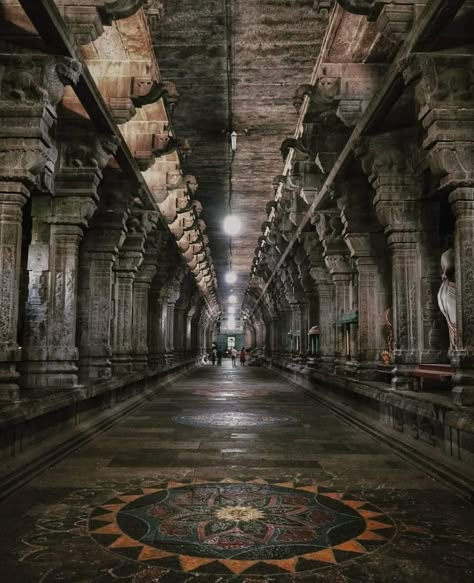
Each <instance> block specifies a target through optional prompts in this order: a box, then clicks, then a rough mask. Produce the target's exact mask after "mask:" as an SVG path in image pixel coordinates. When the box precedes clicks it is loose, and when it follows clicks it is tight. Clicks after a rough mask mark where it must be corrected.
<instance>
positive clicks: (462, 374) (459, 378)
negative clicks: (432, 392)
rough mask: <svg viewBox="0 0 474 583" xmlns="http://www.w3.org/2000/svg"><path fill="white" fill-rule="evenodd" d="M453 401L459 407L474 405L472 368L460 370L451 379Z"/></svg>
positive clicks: (473, 374)
mask: <svg viewBox="0 0 474 583" xmlns="http://www.w3.org/2000/svg"><path fill="white" fill-rule="evenodd" d="M452 383H453V389H452V391H451V392H452V395H453V403H454V404H455V405H458V406H460V407H471V406H473V405H474V370H468V371H467V370H461V371H459V372H457V373H456V374H455V375H454V376H453V379H452Z"/></svg>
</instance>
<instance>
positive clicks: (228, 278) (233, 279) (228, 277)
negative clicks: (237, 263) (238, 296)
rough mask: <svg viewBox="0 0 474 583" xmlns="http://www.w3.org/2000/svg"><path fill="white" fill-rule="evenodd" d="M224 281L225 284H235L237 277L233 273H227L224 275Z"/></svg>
mask: <svg viewBox="0 0 474 583" xmlns="http://www.w3.org/2000/svg"><path fill="white" fill-rule="evenodd" d="M225 280H226V282H227V283H235V282H236V281H237V276H236V275H235V273H234V272H233V271H229V272H228V273H226V274H225Z"/></svg>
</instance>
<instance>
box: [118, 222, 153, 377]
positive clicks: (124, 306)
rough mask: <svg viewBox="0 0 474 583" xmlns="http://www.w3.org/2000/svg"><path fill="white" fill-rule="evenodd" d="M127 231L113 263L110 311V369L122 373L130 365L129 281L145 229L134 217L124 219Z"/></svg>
mask: <svg viewBox="0 0 474 583" xmlns="http://www.w3.org/2000/svg"><path fill="white" fill-rule="evenodd" d="M127 230H128V234H127V235H126V238H125V242H124V244H123V245H122V248H121V250H120V253H119V256H118V260H117V262H116V263H115V265H114V267H113V271H114V276H115V279H114V288H113V302H114V304H113V305H114V312H113V320H112V359H111V361H112V372H113V374H114V375H121V374H126V373H129V372H131V371H132V369H133V358H132V323H133V284H134V281H135V277H136V274H137V270H138V268H139V267H140V265H141V264H142V262H143V257H144V241H145V233H144V232H143V230H142V229H141V227H140V225H139V221H138V219H137V218H136V217H133V216H132V217H131V218H130V219H129V220H128V222H127Z"/></svg>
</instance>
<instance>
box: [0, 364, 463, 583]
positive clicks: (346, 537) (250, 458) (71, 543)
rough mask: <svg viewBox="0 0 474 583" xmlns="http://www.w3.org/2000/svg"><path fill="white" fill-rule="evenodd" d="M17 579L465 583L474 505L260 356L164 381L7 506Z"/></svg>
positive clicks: (6, 562) (6, 536)
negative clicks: (258, 362) (264, 364)
mask: <svg viewBox="0 0 474 583" xmlns="http://www.w3.org/2000/svg"><path fill="white" fill-rule="evenodd" d="M0 513H1V516H2V529H1V531H0V539H1V545H0V546H1V548H2V552H3V554H4V556H3V557H2V560H1V565H2V580H3V581H8V582H9V583H10V582H12V583H13V582H15V583H23V582H24V583H35V582H37V583H40V582H41V583H53V582H58V581H65V582H67V583H74V582H77V583H79V582H81V583H85V582H94V583H106V582H112V581H126V582H130V583H139V582H140V583H142V582H154V583H192V582H196V583H227V582H229V583H230V582H232V583H263V582H265V583H270V582H272V583H277V582H278V583H280V582H281V583H287V582H288V583H289V582H290V581H306V582H309V583H317V582H319V581H324V582H326V581H328V582H329V581H330V582H336V581H337V582H361V581H364V582H369V581H374V582H377V583H382V582H389V581H399V582H403V583H408V582H417V583H420V582H431V581H436V582H437V583H444V582H448V581H449V583H455V582H468V581H472V580H473V577H474V548H473V545H474V541H473V539H472V525H473V523H474V513H473V511H472V506H470V505H469V504H468V502H467V501H465V500H463V499H462V498H460V497H459V496H458V495H457V494H455V493H454V492H452V491H450V490H449V489H448V488H446V487H445V486H443V485H442V484H441V483H439V482H437V481H435V480H433V479H432V478H430V477H429V476H427V475H426V474H425V473H423V472H422V471H421V470H419V469H417V468H415V467H414V466H413V465H411V464H409V463H407V462H406V461H404V460H403V459H402V458H400V457H399V456H398V455H396V453H394V452H393V451H392V450H391V449H389V448H388V447H386V446H384V445H382V444H381V443H378V442H377V441H375V440H374V439H372V438H371V437H370V436H368V435H367V434H366V433H364V432H363V431H361V430H359V429H355V428H354V427H352V426H350V425H348V424H347V423H345V422H344V421H342V420H341V419H340V418H338V417H337V416H336V415H335V414H333V413H332V412H330V411H329V410H328V409H326V408H325V407H323V406H321V405H320V404H318V403H317V402H316V401H315V400H313V398H312V397H311V396H309V395H307V394H305V393H304V392H303V391H302V390H300V389H298V388H296V387H295V386H293V385H291V384H289V383H287V382H286V381H284V380H282V379H281V377H278V376H277V375H275V374H274V373H272V372H270V371H269V370H267V369H264V368H259V367H240V366H237V368H231V366H230V362H229V361H228V360H224V362H223V366H222V367H218V366H216V367H212V366H210V365H208V366H205V367H201V368H198V369H195V370H194V371H193V372H191V373H190V374H188V375H186V376H183V377H181V378H180V379H179V380H178V381H177V382H175V383H174V384H172V385H171V386H168V388H165V389H163V390H160V391H159V392H158V393H157V394H156V396H155V397H154V398H152V399H151V400H149V401H147V402H146V403H145V404H142V405H141V406H139V407H137V408H136V409H135V410H134V411H133V412H132V413H130V414H128V415H127V416H124V417H123V418H122V419H121V420H120V421H119V422H117V423H116V424H115V425H113V426H112V427H111V428H110V429H108V430H107V431H105V432H103V433H101V434H98V435H96V436H95V437H94V438H93V439H92V440H91V441H90V442H89V443H88V444H86V445H84V446H83V447H82V448H80V449H79V450H78V451H76V452H74V453H73V454H71V455H70V456H68V457H67V458H66V459H64V460H62V461H61V462H59V463H57V464H56V465H55V466H53V467H51V468H50V469H48V470H47V471H44V472H42V473H41V474H39V475H37V476H36V478H34V479H33V480H32V481H31V482H30V483H29V484H28V485H27V486H25V487H24V488H23V489H21V490H20V491H18V492H16V493H15V494H14V495H12V496H11V497H10V498H8V499H7V500H6V501H4V502H3V503H2V505H1V507H0Z"/></svg>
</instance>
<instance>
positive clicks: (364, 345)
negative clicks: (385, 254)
mask: <svg viewBox="0 0 474 583" xmlns="http://www.w3.org/2000/svg"><path fill="white" fill-rule="evenodd" d="M352 242H353V243H354V241H352ZM384 247H385V239H384V238H383V235H382V236H380V235H378V236H377V235H372V236H371V237H366V238H365V239H363V238H362V237H359V238H358V245H357V246H355V245H353V246H352V248H353V250H354V257H355V263H356V268H357V272H358V274H359V281H358V284H359V285H358V295H359V300H358V310H359V312H358V316H359V342H358V346H359V348H358V355H357V358H358V360H359V362H360V364H361V366H362V367H363V368H367V369H371V368H375V367H377V366H379V365H380V364H381V362H382V352H383V351H384V349H385V344H384V342H385V339H384V312H385V310H386V309H387V308H389V307H390V305H391V300H390V299H389V294H388V293H387V288H388V284H387V283H386V281H385V277H384V273H383V272H382V270H381V268H380V260H378V259H377V257H376V256H375V255H374V251H373V249H374V248H375V249H377V248H378V249H383V248H384ZM361 373H362V371H361ZM368 375H370V370H368V371H367V373H366V374H365V373H364V378H368Z"/></svg>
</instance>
